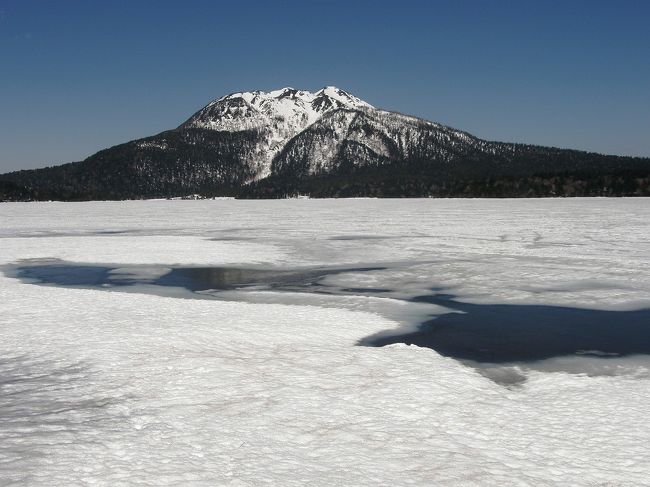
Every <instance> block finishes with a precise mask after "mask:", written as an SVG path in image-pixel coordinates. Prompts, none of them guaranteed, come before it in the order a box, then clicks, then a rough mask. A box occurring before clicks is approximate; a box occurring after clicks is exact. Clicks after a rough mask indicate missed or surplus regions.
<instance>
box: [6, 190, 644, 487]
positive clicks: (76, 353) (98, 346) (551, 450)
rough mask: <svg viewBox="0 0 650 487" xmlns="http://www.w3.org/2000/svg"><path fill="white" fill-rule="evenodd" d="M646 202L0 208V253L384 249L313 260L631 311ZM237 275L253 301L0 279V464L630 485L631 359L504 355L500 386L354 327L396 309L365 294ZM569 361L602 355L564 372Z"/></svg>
mask: <svg viewBox="0 0 650 487" xmlns="http://www.w3.org/2000/svg"><path fill="white" fill-rule="evenodd" d="M648 203H649V201H648V200H647V199H616V200H606V199H589V200H585V199H576V200H511V201H496V200H493V201H486V200H462V201H459V200H433V201H432V200H404V201H402V200H400V201H390V200H353V201H351V200H347V201H346V200H339V201H316V200H291V201H278V202H268V201H263V202H248V201H223V200H221V201H199V202H186V201H175V202H166V201H157V202H123V203H83V204H57V203H51V204H47V203H39V204H3V205H0V222H1V225H0V236H1V237H2V238H1V239H0V260H1V262H0V264H8V263H15V262H17V261H19V260H21V259H29V258H59V259H64V260H69V261H74V262H88V263H98V262H100V263H101V262H103V263H112V264H123V265H128V264H151V265H156V266H165V265H168V266H169V265H173V264H193V265H203V264H206V265H207V264H209V265H224V264H237V265H265V266H270V265H273V266H282V265H284V266H289V265H290V266H300V265H363V266H366V265H375V264H387V267H388V269H387V270H386V271H382V272H377V273H358V274H355V275H348V274H339V275H334V276H329V277H328V278H327V279H328V280H330V279H331V280H332V283H336V284H337V285H339V286H344V285H345V286H349V287H355V288H381V287H383V286H386V285H387V283H389V284H390V287H391V289H393V290H396V292H400V293H402V295H403V296H406V297H408V296H412V295H417V294H418V293H421V292H423V291H427V292H430V291H431V289H433V288H435V289H436V290H439V292H450V293H453V294H454V295H455V296H457V297H458V299H461V300H462V301H464V302H468V303H474V304H481V303H483V304H511V305H514V304H521V305H523V304H538V305H553V306H575V307H581V308H589V309H602V310H631V309H639V308H642V307H647V305H648V296H649V295H650V294H649V293H648V291H650V275H649V273H648V272H647V269H648V268H650V265H649V264H650V262H649V260H650V238H649V237H650V232H649V228H648V225H649V224H650V223H649V222H650V205H649V204H648ZM388 264H399V265H388ZM260 294H261V295H263V296H266V298H265V299H267V301H268V302H262V301H258V302H238V301H221V300H188V299H177V298H173V297H161V296H154V295H147V294H134V293H116V292H104V291H101V290H89V289H65V288H58V287H39V286H34V285H30V284H27V283H22V282H20V281H18V280H16V279H12V278H10V277H7V276H0V303H2V313H1V316H0V334H1V336H2V341H1V342H0V387H1V388H2V394H1V395H0V419H1V420H0V483H2V484H11V483H12V482H13V483H16V484H20V485H53V484H58V485H61V484H82V485H83V484H94V485H116V484H120V483H123V484H128V485H147V484H155V485H180V484H185V485H187V484H193V485H261V484H265V483H270V484H275V485H278V484H281V485H305V484H307V483H309V484H312V485H332V484H345V485H377V484H383V485H404V484H414V485H432V484H434V485H463V486H465V485H499V486H501V485H558V484H572V485H648V480H647V479H648V478H649V477H650V469H649V467H648V463H647V441H648V439H649V438H650V423H648V421H647V398H648V394H649V393H650V380H649V379H648V374H647V361H646V360H645V359H644V358H643V357H635V358H631V359H627V360H625V361H624V360H623V359H615V360H616V361H615V362H612V361H609V362H599V360H605V361H606V360H608V359H598V358H593V357H569V358H566V359H556V361H555V363H547V364H546V366H545V367H539V368H537V369H536V368H534V367H532V368H528V369H517V370H511V371H510V372H511V373H513V374H514V375H516V374H520V376H523V377H524V378H525V380H523V381H518V380H516V377H515V380H511V381H510V382H511V383H512V384H513V386H512V387H504V385H503V383H507V382H508V380H502V381H501V383H499V382H495V381H494V380H490V378H489V377H486V376H485V375H489V371H488V373H486V374H481V373H479V372H477V370H476V369H474V368H470V367H466V366H464V365H463V364H461V363H459V362H458V361H456V360H453V359H449V358H444V357H441V356H440V355H438V354H437V353H435V352H434V351H432V350H430V349H423V348H417V347H408V346H404V345H394V346H390V347H385V348H368V347H358V346H355V344H356V343H357V341H358V340H359V339H360V338H363V337H365V336H369V335H372V334H373V333H378V332H382V331H385V330H390V329H395V328H397V327H399V326H400V325H401V322H400V319H401V318H400V313H397V312H396V314H394V315H390V314H389V313H388V312H386V310H385V309H384V308H383V307H382V306H383V305H379V304H378V303H384V304H385V300H382V298H379V297H363V296H358V297H351V296H342V297H341V296H330V297H325V296H323V297H318V299H317V300H315V299H314V298H313V297H310V298H304V299H301V297H300V296H298V295H295V294H294V295H292V300H293V301H292V302H290V303H289V302H287V303H285V304H279V303H278V302H276V301H275V300H274V299H272V296H270V295H269V294H264V293H258V295H260ZM253 301H254V300H253ZM341 303H344V304H341ZM400 306H405V307H408V305H400ZM390 308H391V310H392V311H391V312H394V310H393V307H392V306H390ZM414 312H416V311H414V310H410V311H405V313H414ZM418 312H419V311H418ZM578 360H583V362H582V365H580V367H583V366H584V360H588V361H589V363H590V364H591V363H595V364H601V363H606V364H608V368H609V369H610V370H611V371H612V372H611V373H610V374H604V373H602V370H600V371H599V372H598V373H595V374H594V373H591V372H588V371H587V372H580V370H583V371H584V369H580V368H579V370H578V371H577V372H576V370H573V371H567V369H568V368H574V369H575V367H576V366H575V363H576V361H578ZM619 369H624V370H619ZM506 372H507V371H506ZM499 373H501V374H502V373H504V372H503V371H497V374H499Z"/></svg>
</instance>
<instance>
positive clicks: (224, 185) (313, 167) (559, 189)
mask: <svg viewBox="0 0 650 487" xmlns="http://www.w3.org/2000/svg"><path fill="white" fill-rule="evenodd" d="M649 176H650V160H649V159H641V158H630V157H616V156H604V155H600V154H593V153H587V152H581V151H573V150H564V149H556V148H549V147H540V146H531V145H524V144H511V143H502V142H489V141H485V140H481V139H478V138H476V137H474V136H472V135H470V134H468V133H466V132H463V131H460V130H456V129H453V128H450V127H446V126H444V125H440V124H437V123H433V122H429V121H426V120H422V119H418V118H415V117H410V116H406V115H402V114H399V113H395V112H389V111H385V110H381V109H377V108H374V107H373V106H372V105H370V104H368V103H366V102H364V101H363V100H361V99H359V98H357V97H355V96H353V95H351V94H349V93H347V92H345V91H343V90H340V89H338V88H336V87H332V86H328V87H325V88H323V89H321V90H318V91H316V92H313V93H312V92H309V91H300V90H296V89H293V88H283V89H280V90H276V91H271V92H268V93H267V92H262V91H253V92H242V93H232V94H230V95H227V96H224V97H222V98H219V99H217V100H214V101H212V102H210V103H209V104H208V105H206V106H205V107H204V108H203V109H201V110H199V111H198V112H196V113H195V114H194V115H192V116H191V117H190V118H189V119H188V120H187V121H186V122H184V123H183V124H181V125H180V126H179V127H178V128H176V129H174V130H170V131H167V132H163V133H160V134H158V135H155V136H152V137H147V138H144V139H139V140H134V141H131V142H127V143H126V144H121V145H118V146H115V147H112V148H110V149H106V150H103V151H100V152H98V153H97V154H94V155H92V156H90V157H89V158H88V159H86V160H84V161H81V162H74V163H70V164H64V165H62V166H56V167H49V168H45V169H37V170H30V171H19V172H14V173H9V174H5V175H2V176H0V180H4V181H7V182H10V183H11V184H14V185H17V187H20V188H24V191H25V194H29V195H31V196H30V198H31V197H34V198H39V199H125V198H151V197H171V196H182V195H187V194H196V193H198V194H203V195H205V196H224V195H232V196H241V197H286V196H292V195H295V194H310V195H313V196H556V195H566V196H580V195H584V196H588V195H614V194H616V195H622V194H626V195H642V194H650V178H649Z"/></svg>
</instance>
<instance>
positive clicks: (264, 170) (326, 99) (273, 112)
mask: <svg viewBox="0 0 650 487" xmlns="http://www.w3.org/2000/svg"><path fill="white" fill-rule="evenodd" d="M372 108H373V107H372V105H370V104H369V103H367V102H365V101H363V100H361V99H360V98H357V97H356V96H354V95H351V94H350V93H347V92H346V91H343V90H341V89H339V88H336V87H335V86H326V87H325V88H322V89H320V90H318V91H316V92H310V91H304V90H296V89H294V88H290V87H287V88H282V89H279V90H274V91H270V92H264V91H247V92H237V93H231V94H230V95H227V96H224V97H221V98H218V99H217V100H214V101H212V102H210V103H209V104H208V105H206V106H205V107H204V108H202V109H201V110H199V111H198V112H197V113H195V114H194V115H193V116H192V117H190V119H189V120H187V121H186V122H185V123H184V124H182V125H181V126H180V128H187V129H190V128H198V129H209V130H220V131H228V132H238V131H244V130H254V131H257V132H258V133H259V134H260V136H261V137H260V139H261V142H260V147H259V149H260V150H259V151H256V152H255V160H254V161H253V160H251V161H250V163H252V164H255V165H256V166H257V167H258V171H259V174H258V176H257V178H262V177H266V176H268V174H269V173H270V165H271V160H272V159H273V157H274V156H275V155H276V154H277V153H278V152H280V150H281V149H282V148H283V147H284V145H285V144H286V143H287V142H288V141H289V140H290V139H291V138H292V137H294V136H295V135H296V134H298V133H299V132H301V131H302V130H304V129H305V128H307V127H308V126H310V125H312V124H313V123H314V122H316V121H317V120H319V119H320V118H321V117H322V116H323V115H324V114H326V113H328V112H331V111H334V110H338V109H351V110H366V109H372ZM257 178H256V179H257Z"/></svg>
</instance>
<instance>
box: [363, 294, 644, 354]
mask: <svg viewBox="0 0 650 487" xmlns="http://www.w3.org/2000/svg"><path fill="white" fill-rule="evenodd" d="M412 301H414V302H427V303H432V304H436V305H439V306H444V307H445V308H448V309H450V310H452V311H453V312H450V313H447V314H443V315H440V316H437V317H435V318H434V319H431V320H429V321H426V322H424V323H422V324H421V325H420V327H419V329H418V330H417V331H415V332H411V333H407V334H403V335H397V336H377V337H368V338H366V339H364V340H362V341H361V342H360V344H361V345H372V346H385V345H389V344H392V343H406V344H409V345H417V346H420V347H428V348H432V349H434V350H436V351H437V352H438V353H440V354H442V355H446V356H449V357H453V358H456V359H461V360H471V361H475V362H488V363H507V362H531V361H538V360H544V359H549V358H553V357H561V356H567V355H582V356H585V357H598V358H601V359H607V358H610V357H622V356H629V355H636V354H650V309H641V310H636V311H603V310H594V309H582V308H570V307H561V306H546V305H511V304H469V303H463V302H460V301H457V300H456V299H455V296H452V295H443V294H434V295H431V296H419V297H417V298H414V299H413V300H412Z"/></svg>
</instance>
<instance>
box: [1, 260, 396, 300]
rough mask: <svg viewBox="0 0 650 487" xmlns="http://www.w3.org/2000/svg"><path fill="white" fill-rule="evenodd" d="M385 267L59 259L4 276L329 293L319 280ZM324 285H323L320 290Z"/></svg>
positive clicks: (94, 284)
mask: <svg viewBox="0 0 650 487" xmlns="http://www.w3.org/2000/svg"><path fill="white" fill-rule="evenodd" d="M384 269H385V268H384V267H317V268H304V269H262V268H260V269H251V268H237V267H167V266H144V265H130V266H119V267H118V266H109V265H106V266H103V265H91V264H75V263H69V262H63V261H44V262H43V261H40V262H31V263H26V264H25V265H17V266H5V267H4V270H5V272H6V273H7V274H9V275H11V276H12V277H15V278H17V279H20V280H22V281H23V282H28V283H31V284H41V285H52V286H64V287H81V288H101V289H107V288H113V287H117V288H119V287H126V286H134V287H136V286H150V287H149V288H148V289H149V290H151V289H152V288H151V286H154V287H162V288H164V287H174V288H184V289H186V290H188V291H190V292H193V293H196V292H203V291H227V290H235V289H247V288H248V289H250V288H255V289H266V290H284V291H297V292H309V291H310V288H311V290H312V291H314V290H315V289H316V288H319V291H321V292H323V293H326V292H328V291H327V290H326V289H325V288H327V287H328V286H324V285H323V284H321V283H320V282H319V281H321V280H322V279H323V278H325V277H327V276H331V275H336V274H343V273H355V272H368V271H375V270H384ZM320 288H322V289H320Z"/></svg>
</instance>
